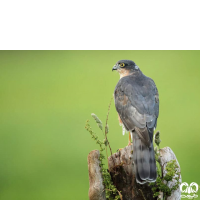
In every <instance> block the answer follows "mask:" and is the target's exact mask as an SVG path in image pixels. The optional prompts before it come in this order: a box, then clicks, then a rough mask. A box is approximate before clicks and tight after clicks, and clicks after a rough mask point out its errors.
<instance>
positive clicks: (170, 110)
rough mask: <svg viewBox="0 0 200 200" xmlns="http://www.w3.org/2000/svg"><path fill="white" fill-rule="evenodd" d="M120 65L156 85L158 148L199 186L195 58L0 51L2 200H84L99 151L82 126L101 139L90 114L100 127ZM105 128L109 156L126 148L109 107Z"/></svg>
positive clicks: (199, 98) (199, 57)
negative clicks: (127, 62) (91, 156)
mask: <svg viewBox="0 0 200 200" xmlns="http://www.w3.org/2000/svg"><path fill="white" fill-rule="evenodd" d="M121 59H131V60H134V61H135V62H136V64H137V65H138V66H139V67H140V69H141V70H142V72H143V73H144V74H145V75H147V76H149V77H151V78H152V79H153V80H154V81H155V83H156V85H157V87H158V91H159V96H160V115H159V119H158V126H157V130H160V132H161V139H162V142H161V147H165V146H169V147H171V148H172V150H173V151H174V152H175V154H176V156H177V158H178V161H179V163H180V166H181V171H182V179H183V181H184V182H188V183H189V184H190V183H191V182H196V183H198V184H199V185H200V175H199V169H200V51H0V112H1V115H0V199H2V200H27V199H28V200H40V199H41V200H49V199H53V200H55V199H56V200H63V199H75V200H84V199H88V188H89V180H88V166H87V155H88V153H89V152H90V151H91V150H94V149H97V148H98V146H97V145H96V144H95V142H94V141H93V140H92V139H91V137H90V134H89V133H88V132H87V131H86V130H85V129H84V126H85V122H86V120H87V119H89V120H90V122H91V126H92V127H93V130H94V131H96V132H97V133H98V134H99V136H100V137H102V138H103V136H102V133H101V132H100V131H99V129H98V127H97V126H96V124H95V123H94V121H93V118H92V117H91V113H95V114H97V116H99V118H100V119H101V120H102V121H103V123H104V124H105V120H106V115H107V110H108V104H109V102H110V99H111V97H112V94H113V91H114V88H115V85H116V84H117V82H118V80H119V75H118V73H117V72H112V71H111V70H112V67H113V65H114V64H115V63H116V62H117V61H118V60H121ZM108 124H109V129H110V132H109V134H108V139H109V141H110V144H111V147H112V150H113V151H116V150H117V149H118V148H121V147H125V146H126V145H127V143H128V135H125V136H122V129H121V127H120V126H119V123H118V119H117V112H116V110H115V106H114V103H112V105H111V110H110V115H109V121H108Z"/></svg>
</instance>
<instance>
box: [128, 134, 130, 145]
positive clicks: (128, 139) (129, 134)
mask: <svg viewBox="0 0 200 200" xmlns="http://www.w3.org/2000/svg"><path fill="white" fill-rule="evenodd" d="M130 145H131V133H130V132H129V136H128V146H130Z"/></svg>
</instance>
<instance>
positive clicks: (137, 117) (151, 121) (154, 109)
mask: <svg viewBox="0 0 200 200" xmlns="http://www.w3.org/2000/svg"><path fill="white" fill-rule="evenodd" d="M114 96H115V106H116V110H117V112H118V114H119V116H120V118H121V120H122V122H123V124H124V126H125V128H126V129H127V130H128V131H132V130H135V131H136V132H137V133H138V135H139V137H140V138H141V140H142V141H143V142H144V143H145V144H146V145H147V146H150V145H151V142H152V138H153V131H154V128H156V124H157V118H158V114H159V96H158V90H157V88H156V85H155V83H154V81H153V80H152V79H151V78H149V77H146V76H145V75H144V74H141V75H140V76H134V75H130V76H126V77H123V78H121V79H120V80H119V82H118V84H117V85H116V88H115V92H114Z"/></svg>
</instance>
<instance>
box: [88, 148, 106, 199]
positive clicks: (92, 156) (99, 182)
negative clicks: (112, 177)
mask: <svg viewBox="0 0 200 200" xmlns="http://www.w3.org/2000/svg"><path fill="white" fill-rule="evenodd" d="M99 156H100V153H99V151H98V150H94V151H91V152H90V153H89V155H88V171H89V183H90V189H89V199H90V200H106V197H105V190H104V186H103V178H102V174H101V168H100V166H99V164H100V161H99Z"/></svg>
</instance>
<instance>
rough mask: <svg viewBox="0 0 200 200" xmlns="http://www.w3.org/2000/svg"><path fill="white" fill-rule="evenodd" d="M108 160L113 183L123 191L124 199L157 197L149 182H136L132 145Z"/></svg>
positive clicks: (150, 198)
mask: <svg viewBox="0 0 200 200" xmlns="http://www.w3.org/2000/svg"><path fill="white" fill-rule="evenodd" d="M108 161H109V167H110V174H111V177H112V179H113V183H114V185H115V186H116V187H117V189H118V190H119V191H121V194H122V196H123V200H144V199H148V200H154V199H155V198H153V194H152V190H151V188H150V187H149V186H148V184H143V185H141V184H138V183H136V180H135V172H134V162H133V147H132V145H130V146H127V147H125V148H124V149H122V150H120V151H119V152H117V153H115V154H113V155H112V156H110V157H109V158H108Z"/></svg>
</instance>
